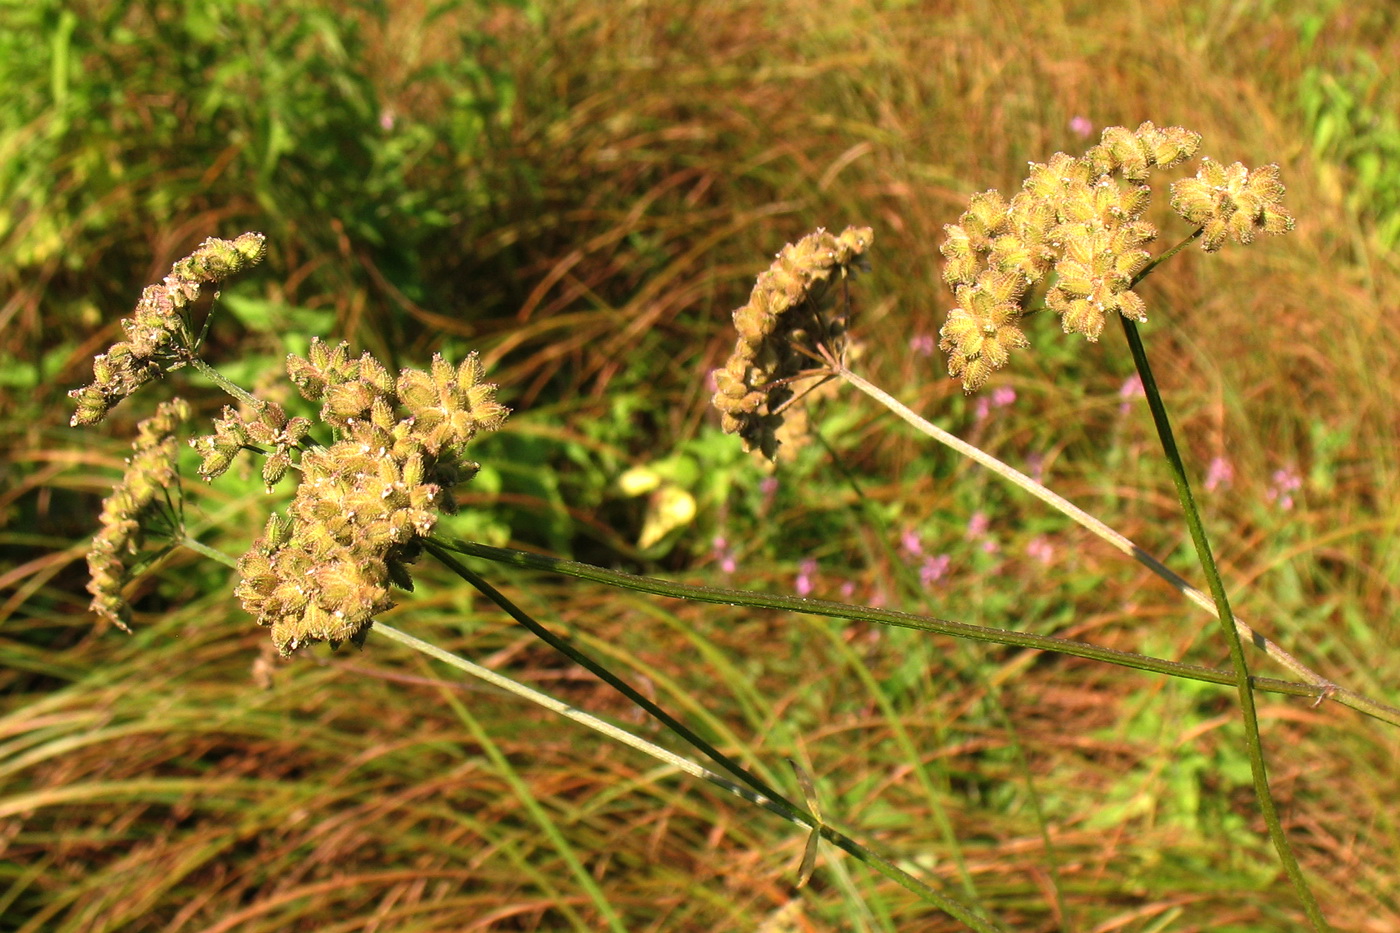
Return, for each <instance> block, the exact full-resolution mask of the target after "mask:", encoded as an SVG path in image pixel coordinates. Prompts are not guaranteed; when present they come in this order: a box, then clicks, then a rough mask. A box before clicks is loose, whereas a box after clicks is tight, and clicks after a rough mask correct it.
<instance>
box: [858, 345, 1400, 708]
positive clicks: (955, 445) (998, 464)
mask: <svg viewBox="0 0 1400 933" xmlns="http://www.w3.org/2000/svg"><path fill="white" fill-rule="evenodd" d="M835 374H836V375H837V376H838V377H840V378H841V379H842V380H844V381H845V382H847V383H848V384H850V385H851V386H853V387H855V388H856V389H859V390H860V391H861V392H864V393H865V394H866V395H868V396H870V397H871V398H872V399H874V400H875V401H877V402H879V403H880V404H881V405H883V406H885V407H886V408H888V409H889V410H890V411H891V412H892V413H893V414H894V415H895V416H896V417H898V418H900V419H901V420H902V421H904V422H906V423H907V424H909V425H910V426H912V427H913V428H914V429H915V430H917V431H918V432H919V433H921V434H923V435H925V436H927V437H930V438H932V439H934V440H936V441H938V442H939V443H940V444H943V445H944V446H946V447H949V448H951V449H952V450H954V451H957V452H958V453H960V454H962V455H963V456H965V457H967V458H968V459H970V460H972V461H974V462H976V463H978V464H980V465H982V466H984V467H986V468H987V469H989V470H991V471H992V472H993V473H996V474H997V475H998V476H1000V477H1002V478H1003V479H1005V480H1007V481H1008V482H1010V483H1011V484H1012V485H1014V486H1017V487H1019V488H1021V489H1023V490H1025V491H1026V492H1028V493H1030V494H1031V495H1033V496H1035V497H1036V498H1037V499H1039V500H1040V501H1042V502H1044V503H1045V504H1047V505H1049V506H1051V507H1052V508H1054V509H1055V510H1056V511H1058V512H1060V513H1061V514H1063V515H1066V516H1068V517H1069V518H1071V519H1073V520H1074V521H1075V522H1077V523H1078V524H1079V525H1081V526H1083V527H1084V528H1086V529H1088V530H1089V531H1091V532H1093V533H1094V534H1095V535H1097V536H1098V537H1100V538H1102V539H1103V540H1104V541H1107V542H1108V543H1109V544H1111V545H1113V546H1114V547H1115V548H1117V549H1118V550H1119V551H1122V552H1123V553H1124V554H1127V555H1128V556H1129V557H1131V558H1133V559H1134V560H1136V561H1137V562H1138V563H1140V564H1142V565H1143V566H1144V567H1146V568H1147V569H1149V570H1151V571H1152V572H1153V573H1155V574H1156V575H1157V576H1158V577H1161V578H1162V579H1163V580H1165V581H1166V582H1167V583H1169V584H1171V586H1172V587H1174V588H1175V589H1176V590H1177V591H1178V592H1180V593H1181V594H1182V595H1184V596H1185V597H1186V598H1187V599H1188V600H1190V601H1191V602H1192V603H1195V604H1196V605H1197V606H1199V607H1201V608H1202V609H1204V610H1205V611H1206V612H1208V613H1210V614H1211V615H1212V616H1214V617H1216V618H1219V615H1218V613H1219V609H1217V608H1216V605H1215V603H1214V601H1212V600H1211V598H1210V597H1209V596H1208V595H1206V594H1205V593H1203V592H1201V591H1200V590H1199V589H1197V588H1196V587H1194V586H1192V585H1191V584H1190V583H1187V582H1186V580H1184V579H1183V578H1182V577H1181V576H1179V575H1178V574H1177V573H1175V572H1174V571H1172V570H1171V569H1170V568H1168V567H1167V566H1166V565H1165V564H1163V563H1162V562H1161V561H1159V560H1157V558H1155V557H1153V556H1152V555H1151V554H1149V553H1147V552H1146V551H1144V550H1143V549H1142V548H1141V547H1139V546H1138V545H1136V544H1134V543H1133V542H1132V541H1131V540H1129V539H1128V538H1126V537H1124V536H1123V535H1122V534H1119V533H1118V532H1117V531H1115V530H1114V529H1112V528H1110V527H1109V526H1108V525H1105V524H1104V523H1103V522H1101V521H1099V520H1098V519H1097V518H1095V517H1094V516H1092V515H1090V514H1089V513H1088V512H1085V511H1084V510H1083V509H1081V508H1079V506H1077V505H1075V504H1074V503H1072V502H1070V501H1069V500H1067V499H1065V498H1063V497H1062V496H1059V495H1058V494H1056V493H1054V492H1052V491H1051V490H1049V489H1047V488H1046V487H1044V486H1042V485H1041V484H1040V483H1037V482H1036V481H1035V480H1033V479H1031V478H1030V477H1029V476H1027V475H1025V474H1024V473H1022V472H1020V471H1019V470H1017V469H1015V468H1014V467H1011V466H1009V465H1007V464H1005V463H1003V462H1002V461H1000V460H998V459H997V458H995V457H993V456H992V455H991V454H988V453H986V452H985V451H983V450H980V449H979V448H977V447H974V446H972V445H971V444H969V443H967V442H966V441H964V440H962V439H961V438H959V437H957V436H955V435H953V434H950V433H948V432H947V431H945V430H943V429H942V428H940V427H939V426H938V425H936V424H934V423H933V422H931V421H929V420H928V419H926V418H923V417H922V416H920V415H919V414H917V413H916V412H914V411H913V410H912V409H910V408H909V407H908V406H906V405H904V404H903V403H901V402H900V401H899V400H898V399H896V398H895V397H894V396H892V395H890V394H889V393H888V392H886V391H884V390H883V389H881V388H880V387H879V386H877V385H875V384H873V383H871V382H869V381H867V380H866V379H864V378H863V377H861V376H859V375H857V374H856V373H854V372H851V371H850V370H849V369H846V368H844V367H842V368H838V369H836V370H835ZM1234 625H1235V628H1236V630H1237V631H1238V632H1239V633H1240V636H1241V637H1242V638H1246V639H1248V640H1249V641H1250V643H1251V644H1253V645H1254V646H1255V647H1256V648H1258V649H1260V650H1261V651H1263V652H1264V653H1265V654H1267V655H1268V656H1269V657H1270V658H1272V659H1273V660H1274V661H1276V662H1278V663H1279V664H1281V665H1283V666H1284V667H1285V668H1287V669H1288V670H1289V671H1291V672H1292V673H1294V674H1296V675H1297V676H1298V677H1299V678H1301V679H1302V680H1304V681H1306V682H1307V683H1308V684H1309V685H1310V686H1311V689H1310V690H1308V691H1306V692H1305V693H1296V694H1294V695H1297V696H1304V695H1306V696H1314V697H1317V698H1318V699H1319V701H1321V700H1322V699H1335V700H1337V701H1338V702H1339V703H1341V704H1342V705H1344V706H1349V707H1351V708H1352V709H1354V710H1356V711H1357V712H1360V713H1365V714H1366V715H1367V716H1372V717H1374V718H1376V719H1379V720H1381V721H1382V722H1388V723H1390V724H1391V725H1394V726H1400V708H1396V707H1394V706H1390V705H1389V704H1386V703H1382V702H1380V701H1379V700H1375V699H1373V698H1371V697H1368V696H1366V695H1364V694H1361V693H1358V692H1356V691H1354V690H1350V689H1348V688H1346V687H1342V686H1340V685H1338V684H1336V683H1333V682H1332V681H1331V680H1329V679H1327V678H1326V677H1324V676H1322V675H1321V674H1319V673H1317V672H1316V671H1314V670H1312V669H1311V668H1309V667H1308V666H1307V665H1306V664H1304V663H1303V662H1302V661H1299V660H1298V659H1297V658H1295V657H1293V655H1291V654H1289V653H1288V652H1287V651H1285V650H1284V649H1283V648H1281V647H1280V646H1279V645H1277V644H1275V643H1274V642H1273V641H1272V640H1270V639H1269V638H1267V637H1266V636H1264V635H1262V634H1260V633H1259V632H1256V631H1255V630H1254V629H1253V628H1251V627H1250V626H1249V625H1247V624H1246V623H1244V622H1242V621H1240V620H1239V619H1238V618H1237V619H1235V620H1234ZM1075 644H1078V643H1075ZM1050 650H1059V649H1055V648H1051V649H1050ZM1068 653H1074V652H1073V651H1070V652H1068ZM1081 656H1086V655H1081ZM1134 657H1137V656H1136V655H1134ZM1100 660H1109V661H1110V663H1118V662H1116V661H1112V660H1111V659H1109V658H1107V657H1104V658H1100ZM1130 666H1133V665H1130ZM1141 669H1143V670H1156V668H1147V667H1143V668H1141ZM1161 672H1162V673H1166V671H1165V670H1163V671H1161ZM1180 676H1189V675H1187V674H1181V675H1180ZM1252 680H1253V683H1254V687H1255V689H1256V690H1259V689H1263V690H1265V691H1267V692H1287V693H1293V691H1291V690H1289V691H1277V690H1272V689H1271V688H1269V687H1265V686H1264V684H1265V683H1266V682H1267V679H1261V678H1257V677H1256V678H1253V679H1252ZM1211 682H1212V683H1227V682H1228V683H1230V684H1234V682H1235V680H1234V676H1233V675H1230V679H1229V680H1228V681H1221V680H1213V679H1212V680H1211ZM1285 682H1286V681H1277V683H1285Z"/></svg>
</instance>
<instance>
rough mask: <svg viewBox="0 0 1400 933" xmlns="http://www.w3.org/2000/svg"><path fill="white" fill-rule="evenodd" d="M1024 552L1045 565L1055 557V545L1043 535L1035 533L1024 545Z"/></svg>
mask: <svg viewBox="0 0 1400 933" xmlns="http://www.w3.org/2000/svg"><path fill="white" fill-rule="evenodd" d="M1026 553H1027V554H1029V555H1030V556H1031V557H1033V558H1035V559H1036V560H1038V561H1040V562H1041V563H1042V564H1045V565H1046V566H1049V565H1050V562H1051V561H1053V560H1054V559H1055V545H1053V544H1051V543H1050V540H1049V539H1048V538H1046V537H1045V536H1044V535H1037V536H1036V537H1034V538H1031V540H1030V542H1029V543H1028V544H1027V545H1026Z"/></svg>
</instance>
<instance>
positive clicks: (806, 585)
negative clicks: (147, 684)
mask: <svg viewBox="0 0 1400 933" xmlns="http://www.w3.org/2000/svg"><path fill="white" fill-rule="evenodd" d="M816 573H817V562H816V561H815V560H813V559H812V558H810V557H809V558H807V559H806V560H804V561H803V562H802V563H801V564H799V565H798V567H797V582H796V583H795V584H794V587H795V588H796V590H797V595H798V596H810V595H812V590H813V589H815V588H816V585H815V584H814V583H813V580H812V578H813V577H814V576H816Z"/></svg>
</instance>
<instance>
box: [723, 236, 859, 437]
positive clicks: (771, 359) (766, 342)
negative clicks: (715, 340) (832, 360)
mask: <svg viewBox="0 0 1400 933" xmlns="http://www.w3.org/2000/svg"><path fill="white" fill-rule="evenodd" d="M873 240H874V233H873V232H872V231H871V229H870V228H869V227H847V228H846V229H845V230H844V231H843V232H842V233H841V235H840V236H834V235H832V234H830V233H828V232H826V231H825V230H817V231H816V232H815V233H811V234H808V235H807V236H805V237H803V238H802V239H800V240H798V241H797V242H796V243H789V244H788V245H787V246H784V247H783V249H782V251H781V252H779V253H778V256H777V259H776V260H775V261H774V262H773V264H772V266H770V267H769V268H768V270H767V271H765V272H763V273H762V274H760V275H759V277H758V282H757V283H756V284H755V285H754V288H753V292H752V293H751V294H750V295H749V300H748V303H747V304H745V305H744V306H743V307H742V308H739V309H738V310H737V311H735V312H734V327H735V328H736V329H737V330H738V331H739V339H738V341H737V342H736V343H735V345H734V352H733V353H732V354H731V355H730V357H729V359H728V361H727V362H726V363H725V364H724V366H723V367H722V368H720V369H716V370H715V371H714V380H715V386H716V391H715V394H714V399H713V401H714V405H715V407H716V408H718V409H719V410H720V412H721V421H722V426H723V428H724V430H725V432H727V433H730V434H738V435H739V437H740V439H742V441H743V443H744V449H745V450H753V449H758V450H759V451H760V452H761V453H762V454H763V456H765V457H767V458H768V459H769V460H772V459H775V458H776V456H777V452H778V448H779V447H780V446H781V444H782V443H783V442H784V441H785V440H786V441H788V442H789V443H791V442H792V439H793V438H794V436H795V434H796V433H797V432H795V430H794V428H795V427H796V426H797V425H800V424H801V423H802V422H800V421H799V422H795V423H787V422H786V421H785V417H788V413H787V410H786V406H787V405H788V404H789V402H790V401H792V400H793V399H794V397H795V392H794V388H793V383H794V381H796V380H797V379H799V378H801V376H802V374H803V373H804V372H809V371H811V370H812V369H813V366H814V364H817V361H819V360H820V359H821V358H822V357H821V351H822V350H823V349H824V350H825V351H826V352H828V353H831V354H835V355H837V356H839V355H840V353H841V351H842V348H843V347H844V346H845V340H846V322H845V318H844V317H843V316H842V315H841V314H839V313H835V310H834V309H835V305H836V301H835V295H834V294H833V293H832V288H831V286H832V285H833V284H834V283H835V282H837V281H842V280H844V279H845V278H846V276H847V275H850V274H852V273H853V271H854V270H855V269H856V268H858V266H857V263H858V261H859V260H860V259H861V257H862V256H863V255H864V253H865V251H866V250H867V249H869V248H870V244H871V242H872V241H873Z"/></svg>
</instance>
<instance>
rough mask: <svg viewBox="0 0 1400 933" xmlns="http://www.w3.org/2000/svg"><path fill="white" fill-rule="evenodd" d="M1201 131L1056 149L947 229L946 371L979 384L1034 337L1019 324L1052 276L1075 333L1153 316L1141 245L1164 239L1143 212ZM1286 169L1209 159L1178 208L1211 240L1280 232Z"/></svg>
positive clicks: (1127, 135)
mask: <svg viewBox="0 0 1400 933" xmlns="http://www.w3.org/2000/svg"><path fill="white" fill-rule="evenodd" d="M1200 141H1201V137H1200V135H1199V134H1197V133H1193V132H1191V131H1190V130H1186V129H1183V128H1181V127H1179V126H1168V127H1161V128H1159V127H1157V126H1155V125H1153V124H1152V123H1150V122H1148V123H1143V124H1141V125H1140V126H1139V127H1138V128H1137V129H1136V130H1133V131H1129V130H1127V129H1126V128H1124V127H1121V126H1111V127H1108V128H1107V129H1105V130H1104V131H1103V136H1102V138H1101V140H1100V142H1099V144H1098V145H1096V146H1094V147H1093V148H1091V149H1090V150H1089V151H1088V152H1087V153H1085V154H1084V155H1083V156H1081V157H1079V158H1074V157H1072V156H1069V155H1067V154H1065V153H1063V152H1058V153H1056V154H1055V155H1054V156H1052V157H1051V158H1050V160H1049V161H1048V162H1046V163H1044V164H1041V163H1032V164H1031V167H1030V172H1029V174H1028V175H1027V178H1026V180H1025V183H1024V184H1023V185H1022V186H1021V191H1020V192H1019V193H1017V195H1016V196H1015V197H1014V198H1012V199H1011V200H1010V202H1007V201H1006V200H1005V199H1004V198H1003V197H1002V196H1001V195H1000V194H999V193H997V192H996V191H983V192H981V193H980V194H976V195H973V197H972V200H971V202H970V203H969V204H968V209H967V211H966V212H965V213H964V214H963V215H962V217H961V218H960V219H959V221H958V222H957V223H956V224H949V225H947V226H946V227H944V231H945V233H946V237H945V240H944V242H943V245H942V246H941V247H940V250H941V251H942V253H943V256H944V258H945V259H946V260H947V262H946V264H945V265H944V270H943V278H944V280H945V281H946V282H947V283H948V284H949V285H950V286H951V287H952V289H953V295H954V297H955V298H956V299H957V306H956V307H955V308H953V310H952V311H950V312H949V313H948V319H947V321H946V323H945V324H944V325H943V327H942V329H941V330H940V331H939V338H940V340H939V346H940V347H941V348H942V349H943V350H944V351H945V352H946V353H947V354H948V373H949V375H951V376H954V377H958V378H961V379H962V384H963V390H964V391H966V392H974V391H976V390H977V389H979V388H981V387H982V385H983V384H984V383H985V382H986V381H987V378H988V377H989V376H990V375H991V374H992V373H993V372H995V371H996V370H998V369H1000V368H1001V367H1003V366H1005V365H1006V363H1007V362H1008V360H1009V359H1010V351H1011V350H1015V349H1020V348H1023V347H1026V346H1028V345H1029V342H1028V341H1027V339H1026V336H1025V333H1024V332H1023V331H1022V330H1021V327H1020V323H1019V322H1020V319H1021V318H1022V317H1023V316H1024V315H1025V314H1026V308H1025V307H1024V304H1025V299H1026V296H1027V295H1029V294H1030V293H1031V289H1032V287H1033V286H1034V285H1035V284H1036V283H1037V282H1039V281H1041V280H1042V279H1044V278H1045V277H1046V276H1047V275H1048V274H1049V273H1051V272H1053V273H1054V274H1055V279H1054V284H1053V286H1052V287H1051V288H1049V289H1048V290H1047V291H1046V293H1045V306H1046V307H1047V308H1049V309H1051V310H1053V311H1054V312H1055V313H1056V314H1058V315H1059V316H1060V324H1061V327H1062V328H1063V329H1064V331H1065V333H1067V334H1080V335H1082V336H1083V337H1085V338H1086V339H1088V340H1090V341H1094V340H1097V339H1098V338H1099V335H1100V334H1101V333H1102V332H1103V328H1104V324H1105V322H1106V321H1107V319H1108V317H1109V316H1110V315H1113V314H1117V315H1120V316H1122V317H1124V318H1127V319H1129V320H1132V321H1138V322H1141V321H1145V320H1146V319H1147V308H1146V305H1145V303H1144V302H1143V300H1142V298H1141V297H1140V296H1139V295H1138V294H1137V293H1136V292H1135V291H1134V290H1133V288H1134V286H1135V285H1136V284H1137V281H1138V278H1139V277H1140V276H1141V275H1143V274H1144V271H1145V270H1146V269H1147V268H1148V266H1149V265H1150V262H1151V256H1150V254H1149V253H1148V252H1147V251H1146V250H1145V249H1143V247H1144V246H1145V245H1147V244H1148V243H1150V242H1152V240H1154V239H1155V238H1156V236H1157V230H1156V228H1155V227H1154V226H1153V225H1152V224H1150V223H1148V222H1147V221H1145V220H1143V219H1142V218H1143V214H1144V212H1145V211H1146V210H1147V207H1148V202H1149V200H1150V198H1151V190H1150V188H1148V187H1147V185H1146V182H1147V180H1148V178H1149V177H1150V175H1151V173H1152V171H1154V170H1157V169H1163V168H1168V167H1170V166H1172V165H1175V164H1177V163H1178V162H1180V161H1182V160H1184V159H1187V158H1190V157H1191V156H1192V155H1194V154H1195V152H1196V149H1197V148H1198V147H1199V145H1200ZM1282 196H1283V185H1282V184H1281V183H1280V182H1279V179H1278V166H1275V165H1266V166H1264V167H1262V168H1258V169H1255V170H1253V171H1252V172H1251V171H1247V170H1246V169H1245V167H1244V166H1243V165H1240V164H1239V163H1236V164H1234V165H1232V166H1228V167H1226V166H1221V165H1219V164H1218V163H1215V162H1212V161H1211V160H1209V159H1205V160H1203V163H1202V168H1201V170H1200V172H1199V173H1198V174H1197V176H1196V177H1195V178H1193V179H1186V180H1184V181H1179V182H1177V183H1176V184H1175V185H1173V186H1172V207H1173V208H1174V209H1175V210H1176V211H1177V213H1179V214H1181V216H1183V217H1185V218H1186V219H1187V220H1189V221H1191V222H1192V223H1194V224H1198V225H1200V226H1201V227H1202V241H1201V243H1202V246H1203V247H1204V248H1205V249H1206V250H1207V251H1210V250H1215V249H1219V248H1220V246H1221V245H1222V244H1223V243H1224V242H1225V240H1227V239H1231V240H1234V241H1235V242H1237V243H1248V242H1250V241H1251V240H1252V239H1253V238H1254V234H1255V233H1256V232H1257V231H1260V230H1262V231H1264V232H1265V233H1282V232H1284V231H1285V230H1289V229H1291V228H1292V226H1293V218H1292V216H1290V215H1289V213H1288V212H1287V211H1286V210H1285V209H1284V208H1283V207H1282V206H1281V205H1280V203H1279V200H1280V198H1282Z"/></svg>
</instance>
